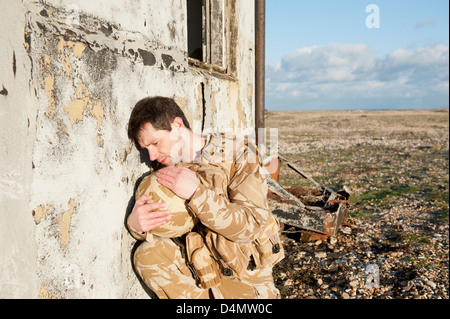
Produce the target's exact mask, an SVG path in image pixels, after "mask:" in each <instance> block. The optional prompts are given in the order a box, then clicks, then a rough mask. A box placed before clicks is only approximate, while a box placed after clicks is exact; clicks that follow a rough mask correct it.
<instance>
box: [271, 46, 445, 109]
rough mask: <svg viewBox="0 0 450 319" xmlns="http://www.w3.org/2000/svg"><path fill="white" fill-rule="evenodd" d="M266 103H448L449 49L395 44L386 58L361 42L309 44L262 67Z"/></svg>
mask: <svg viewBox="0 0 450 319" xmlns="http://www.w3.org/2000/svg"><path fill="white" fill-rule="evenodd" d="M266 80H267V82H266V97H267V102H266V105H267V108H268V109H277V108H282V109H283V108H284V109H286V108H302V107H303V108H315V107H316V108H330V109H331V108H347V107H350V108H365V107H368V108H395V107H398V105H399V104H401V107H405V108H406V107H411V108H418V107H448V96H449V93H448V81H449V49H448V46H445V45H435V46H432V47H425V48H419V49H417V50H414V51H413V50H405V49H399V50H396V51H393V52H391V53H390V54H388V55H386V56H384V57H378V56H376V55H375V54H374V52H373V50H372V49H371V47H370V46H367V45H363V44H330V45H327V46H312V47H306V48H301V49H298V50H296V51H295V52H291V53H289V54H286V55H285V56H284V57H283V59H282V61H280V62H278V63H277V64H276V65H273V66H272V65H267V67H266Z"/></svg>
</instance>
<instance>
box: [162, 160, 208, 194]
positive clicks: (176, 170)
mask: <svg viewBox="0 0 450 319" xmlns="http://www.w3.org/2000/svg"><path fill="white" fill-rule="evenodd" d="M156 177H158V182H160V183H161V184H162V185H164V186H166V187H167V188H169V189H170V190H171V191H172V192H174V193H175V195H177V196H178V197H181V198H183V199H191V198H192V196H193V195H194V193H195V191H196V190H197V187H198V185H199V184H200V181H199V180H198V177H197V174H195V172H193V171H191V170H190V169H188V168H185V167H173V166H169V167H165V168H162V169H160V170H159V171H158V172H157V173H156Z"/></svg>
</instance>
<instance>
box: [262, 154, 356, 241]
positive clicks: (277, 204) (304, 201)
mask: <svg viewBox="0 0 450 319" xmlns="http://www.w3.org/2000/svg"><path fill="white" fill-rule="evenodd" d="M278 159H280V160H282V161H283V162H285V163H286V164H287V166H288V167H289V168H291V169H292V170H294V171H295V172H296V173H298V174H299V175H300V176H301V177H303V178H305V179H307V180H309V181H310V182H312V183H313V184H314V185H315V188H312V189H309V188H303V187H299V186H291V187H289V188H285V187H283V186H282V185H280V184H279V183H278V182H277V181H276V180H275V179H274V178H273V176H268V177H267V183H268V185H269V190H270V191H271V192H269V194H268V198H269V205H270V207H271V209H272V213H273V214H275V215H276V216H277V218H278V220H279V221H280V223H282V224H284V225H285V226H286V225H287V226H291V227H294V228H295V229H296V231H299V232H302V233H304V234H303V235H304V236H303V238H310V239H316V238H318V239H323V238H326V237H328V236H336V235H337V233H338V231H339V228H340V226H341V225H342V224H343V222H344V221H345V219H346V217H347V212H348V208H349V206H350V203H349V201H348V199H349V198H350V193H349V192H348V190H347V189H346V188H345V187H344V188H343V189H341V190H338V191H335V190H333V189H331V188H329V187H325V186H323V185H321V184H320V183H318V182H317V181H315V180H314V179H313V178H312V177H311V176H310V175H308V174H307V173H305V172H304V171H302V170H301V169H300V168H298V167H297V166H296V165H295V164H293V163H292V162H290V161H289V160H287V159H286V158H284V157H283V156H280V155H278ZM278 163H279V162H278Z"/></svg>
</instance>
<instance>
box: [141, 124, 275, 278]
mask: <svg viewBox="0 0 450 319" xmlns="http://www.w3.org/2000/svg"><path fill="white" fill-rule="evenodd" d="M206 138H207V142H206V145H205V147H204V148H203V150H202V153H201V156H200V158H199V160H198V161H197V162H194V163H182V164H179V165H181V166H183V167H188V168H190V169H192V170H193V171H194V172H196V173H197V176H198V178H199V180H200V185H199V187H198V188H197V190H196V191H195V193H194V195H193V197H192V199H191V200H190V201H189V202H188V209H189V210H190V211H191V212H192V213H193V215H195V216H196V218H198V220H199V221H200V223H199V225H198V226H199V227H196V228H197V229H196V228H194V231H199V232H200V233H202V235H203V237H204V239H205V242H206V245H207V246H208V247H209V249H210V251H211V252H212V254H213V255H215V258H216V259H218V260H221V261H224V262H225V263H226V264H227V265H226V267H229V268H231V269H232V270H234V272H235V273H236V274H238V275H239V274H240V273H242V272H243V271H244V270H245V269H247V266H248V264H249V260H250V259H251V258H252V256H253V259H254V262H255V264H256V266H257V267H259V266H262V267H267V266H272V265H273V264H274V263H276V262H278V261H279V260H280V259H281V258H283V256H284V251H283V249H282V247H281V249H280V246H281V243H280V241H279V234H278V231H279V226H278V223H277V221H276V220H275V218H274V217H273V215H272V213H271V211H270V208H269V205H268V200H267V196H266V195H267V191H268V187H267V183H266V180H265V177H264V175H263V172H262V168H261V158H260V154H259V153H258V150H257V148H256V147H255V145H254V144H253V143H251V142H249V141H248V140H246V139H244V138H243V137H240V136H236V135H235V134H232V133H213V134H210V135H207V136H206ZM205 230H206V231H205ZM209 230H211V231H209ZM132 233H134V232H132ZM133 236H134V237H136V238H137V239H141V240H145V234H143V235H142V234H133ZM139 237H142V238H139ZM276 245H278V248H277V249H273V247H276Z"/></svg>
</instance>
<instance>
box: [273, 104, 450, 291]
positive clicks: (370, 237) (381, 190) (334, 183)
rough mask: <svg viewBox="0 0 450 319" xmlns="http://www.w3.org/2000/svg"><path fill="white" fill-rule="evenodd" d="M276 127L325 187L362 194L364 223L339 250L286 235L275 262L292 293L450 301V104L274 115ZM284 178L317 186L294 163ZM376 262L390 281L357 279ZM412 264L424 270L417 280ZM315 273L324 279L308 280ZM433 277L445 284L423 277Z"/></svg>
mask: <svg viewBox="0 0 450 319" xmlns="http://www.w3.org/2000/svg"><path fill="white" fill-rule="evenodd" d="M266 127H267V128H277V129H278V149H279V153H280V154H281V155H283V156H285V157H287V158H288V159H289V160H291V161H293V162H295V163H296V165H297V166H298V167H300V168H301V169H302V170H303V171H305V172H306V173H308V174H309V175H311V176H312V177H313V178H314V179H315V180H316V181H318V182H320V183H321V184H322V185H324V186H329V187H332V188H335V189H338V188H341V187H343V186H346V187H347V188H348V189H349V190H350V191H351V192H352V194H351V197H350V201H351V203H352V205H351V207H350V216H351V219H352V222H354V223H355V224H356V225H357V230H354V231H353V232H352V233H351V234H350V235H347V234H339V236H338V239H339V243H338V245H337V246H335V247H333V248H329V246H326V245H329V244H328V243H327V244H326V245H325V246H324V247H322V246H323V245H324V244H321V245H320V246H319V247H316V246H314V245H313V246H309V245H307V244H303V243H293V242H291V241H289V240H287V239H286V240H285V248H286V250H287V256H286V258H285V259H284V260H283V261H282V262H281V263H280V264H279V265H277V266H276V267H275V269H274V274H275V277H276V278H277V280H276V284H277V287H278V288H279V289H280V291H281V293H282V296H283V298H309V297H315V298H347V297H349V296H350V297H351V298H372V297H373V298H418V297H420V298H448V294H447V291H448V217H449V110H448V109H443V110H407V111H317V112H303V111H298V112H267V117H266ZM280 183H281V184H282V185H284V186H290V185H298V186H304V187H312V185H311V183H310V182H308V181H306V180H305V179H302V178H300V177H299V175H298V174H296V173H295V172H293V171H292V170H290V169H289V168H287V167H286V166H285V165H282V167H281V171H280ZM327 247H328V248H327ZM380 247H381V248H380ZM385 247H387V248H386V249H384V248H385ZM382 248H383V249H382ZM316 251H325V252H327V254H328V255H327V256H329V257H327V259H326V260H325V261H320V260H318V259H317V258H314V253H315V252H316ZM336 251H338V253H336ZM392 251H394V252H395V253H392ZM304 252H306V257H299V256H303V255H304ZM367 252H369V253H370V254H369V253H367ZM299 254H301V255H299ZM336 254H341V256H340V257H336ZM400 254H401V257H400V258H399V257H398V255H400ZM333 256H335V257H333ZM394 256H397V257H394ZM344 257H345V258H344ZM370 263H375V264H377V265H379V267H380V272H381V276H382V278H381V281H382V284H381V286H382V287H381V288H380V289H378V290H375V291H370V290H368V289H365V288H364V287H360V288H355V287H356V286H355V287H353V286H351V285H350V286H349V284H348V283H349V282H352V281H354V280H355V278H357V279H358V278H359V279H361V280H364V278H365V275H364V267H365V266H366V265H367V264H370ZM336 267H337V269H339V271H336V270H331V268H333V269H335V268H336ZM355 269H357V271H356V275H355ZM405 269H407V270H408V271H409V270H411V269H413V270H414V273H413V275H411V278H409V277H408V278H407V280H406V279H405V278H403V277H404V276H403V277H402V274H404V273H405ZM305 271H307V272H308V273H309V275H310V276H312V277H311V278H313V279H314V280H304V279H302V278H300V277H301V276H300V275H302V272H305ZM352 273H353V275H351V274H352ZM330 274H332V276H330ZM411 274H412V272H411ZM430 278H432V279H431V280H432V281H433V282H434V283H435V284H436V287H437V288H433V289H431V288H430V287H429V286H427V285H426V284H425V285H424V284H423V283H424V282H426V281H427V280H429V279H430ZM318 282H325V284H322V285H320V284H318ZM432 286H434V285H433V284H432Z"/></svg>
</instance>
